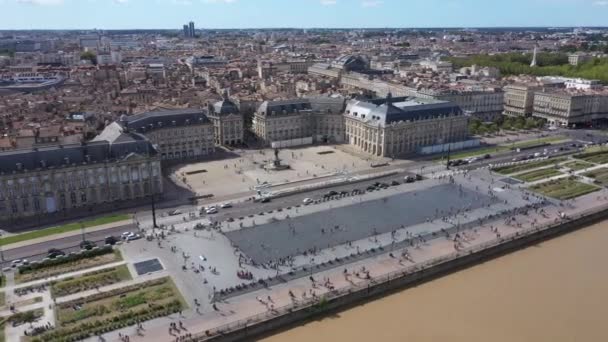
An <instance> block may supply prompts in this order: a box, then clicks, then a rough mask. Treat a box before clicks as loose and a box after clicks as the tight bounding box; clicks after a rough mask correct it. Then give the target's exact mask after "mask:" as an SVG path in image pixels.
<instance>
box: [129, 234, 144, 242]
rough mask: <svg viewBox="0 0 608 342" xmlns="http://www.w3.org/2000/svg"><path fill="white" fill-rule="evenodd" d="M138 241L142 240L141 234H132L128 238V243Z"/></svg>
mask: <svg viewBox="0 0 608 342" xmlns="http://www.w3.org/2000/svg"><path fill="white" fill-rule="evenodd" d="M137 239H141V235H139V234H135V233H133V234H130V235H129V236H127V238H126V240H127V241H133V240H137Z"/></svg>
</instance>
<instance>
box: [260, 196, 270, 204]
mask: <svg viewBox="0 0 608 342" xmlns="http://www.w3.org/2000/svg"><path fill="white" fill-rule="evenodd" d="M261 202H262V203H268V202H270V198H268V197H264V198H262V201H261Z"/></svg>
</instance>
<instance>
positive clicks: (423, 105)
mask: <svg viewBox="0 0 608 342" xmlns="http://www.w3.org/2000/svg"><path fill="white" fill-rule="evenodd" d="M346 114H347V115H349V116H350V117H354V118H357V119H358V120H361V121H365V122H371V123H376V124H380V125H387V124H391V123H394V122H399V121H414V120H422V119H429V118H433V117H439V116H444V115H463V111H462V109H461V108H460V107H459V106H458V105H456V104H455V103H453V102H448V101H438V100H433V99H420V98H408V97H399V98H391V97H389V98H386V99H374V100H368V101H359V100H351V101H349V102H348V104H347V106H346Z"/></svg>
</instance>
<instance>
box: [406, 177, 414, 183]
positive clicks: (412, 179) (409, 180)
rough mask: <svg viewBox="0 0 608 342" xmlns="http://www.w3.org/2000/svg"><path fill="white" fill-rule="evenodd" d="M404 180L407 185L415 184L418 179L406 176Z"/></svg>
mask: <svg viewBox="0 0 608 342" xmlns="http://www.w3.org/2000/svg"><path fill="white" fill-rule="evenodd" d="M403 180H404V181H405V182H406V183H414V182H415V181H416V178H414V177H413V176H405V178H403Z"/></svg>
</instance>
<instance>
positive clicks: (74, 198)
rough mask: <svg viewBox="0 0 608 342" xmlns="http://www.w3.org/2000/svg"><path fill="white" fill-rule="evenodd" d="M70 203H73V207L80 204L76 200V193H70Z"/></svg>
mask: <svg viewBox="0 0 608 342" xmlns="http://www.w3.org/2000/svg"><path fill="white" fill-rule="evenodd" d="M70 201H71V202H72V205H75V204H76V203H78V201H77V200H76V193H75V192H73V191H72V192H70Z"/></svg>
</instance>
